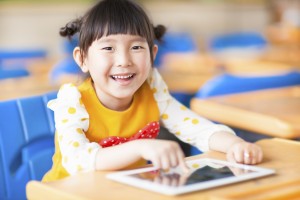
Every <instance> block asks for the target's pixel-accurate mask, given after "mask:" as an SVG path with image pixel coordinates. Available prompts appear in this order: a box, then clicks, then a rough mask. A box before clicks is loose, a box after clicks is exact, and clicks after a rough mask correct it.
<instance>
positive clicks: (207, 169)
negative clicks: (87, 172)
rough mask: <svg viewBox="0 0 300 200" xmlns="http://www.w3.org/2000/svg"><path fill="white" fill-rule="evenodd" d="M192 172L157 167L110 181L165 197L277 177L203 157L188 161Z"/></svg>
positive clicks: (113, 175) (119, 175) (125, 173)
mask: <svg viewBox="0 0 300 200" xmlns="http://www.w3.org/2000/svg"><path fill="white" fill-rule="evenodd" d="M186 163H187V165H188V167H189V168H190V172H189V173H188V174H185V173H182V172H181V170H180V169H179V168H174V169H170V170H168V171H163V170H158V169H157V168H155V167H146V168H142V169H135V170H126V171H120V172H114V173H110V174H107V178H109V179H112V180H114V181H118V182H121V183H125V184H128V185H131V186H135V187H139V188H142V189H146V190H150V191H153V192H158V193H161V194H165V195H179V194H183V193H187V192H193V191H198V190H204V189H208V188H212V187H218V186H222V185H227V184H231V183H236V182H241V181H245V180H250V179H255V178H258V177H263V176H267V175H271V174H274V173H275V171H274V170H272V169H266V168H261V167H256V166H249V165H242V164H236V163H230V162H227V161H221V160H215V159H208V158H202V159H197V160H190V161H186Z"/></svg>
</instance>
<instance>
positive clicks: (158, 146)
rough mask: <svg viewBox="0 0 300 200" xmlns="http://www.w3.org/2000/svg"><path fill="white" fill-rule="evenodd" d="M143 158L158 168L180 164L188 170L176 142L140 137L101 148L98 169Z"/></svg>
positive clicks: (131, 162)
mask: <svg viewBox="0 0 300 200" xmlns="http://www.w3.org/2000/svg"><path fill="white" fill-rule="evenodd" d="M141 158H144V159H145V160H150V161H151V162H152V164H153V165H154V166H155V167H158V168H162V169H168V168H171V167H176V166H178V165H179V166H180V167H181V168H182V170H183V171H188V168H187V166H186V164H185V162H184V154H183V152H182V150H181V148H180V147H179V145H178V144H177V143H176V142H171V141H163V140H153V139H138V140H134V141H130V142H127V143H124V144H121V145H117V146H112V147H107V148H103V149H101V150H99V151H98V154H97V157H96V169H97V170H118V169H122V168H124V167H126V166H128V165H130V164H133V163H134V162H136V161H138V160H139V159H141Z"/></svg>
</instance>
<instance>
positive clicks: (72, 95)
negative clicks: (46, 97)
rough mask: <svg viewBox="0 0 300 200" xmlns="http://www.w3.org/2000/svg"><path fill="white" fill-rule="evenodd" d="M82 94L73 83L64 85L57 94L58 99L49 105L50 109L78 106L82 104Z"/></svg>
mask: <svg viewBox="0 0 300 200" xmlns="http://www.w3.org/2000/svg"><path fill="white" fill-rule="evenodd" d="M80 99H81V94H80V92H79V90H78V88H77V86H75V85H74V84H73V83H66V84H63V85H62V86H61V87H60V89H59V90H58V93H57V98H56V99H53V100H50V101H49V102H48V104H47V106H48V108H50V109H52V110H54V109H55V108H56V107H60V106H61V105H65V104H69V105H72V104H77V103H78V102H80Z"/></svg>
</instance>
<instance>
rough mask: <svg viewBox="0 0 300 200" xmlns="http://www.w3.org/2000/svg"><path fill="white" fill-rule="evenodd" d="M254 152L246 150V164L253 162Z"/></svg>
mask: <svg viewBox="0 0 300 200" xmlns="http://www.w3.org/2000/svg"><path fill="white" fill-rule="evenodd" d="M252 154H253V153H252V152H249V151H247V150H245V151H244V164H247V165H249V164H251V162H252V159H253V155H252Z"/></svg>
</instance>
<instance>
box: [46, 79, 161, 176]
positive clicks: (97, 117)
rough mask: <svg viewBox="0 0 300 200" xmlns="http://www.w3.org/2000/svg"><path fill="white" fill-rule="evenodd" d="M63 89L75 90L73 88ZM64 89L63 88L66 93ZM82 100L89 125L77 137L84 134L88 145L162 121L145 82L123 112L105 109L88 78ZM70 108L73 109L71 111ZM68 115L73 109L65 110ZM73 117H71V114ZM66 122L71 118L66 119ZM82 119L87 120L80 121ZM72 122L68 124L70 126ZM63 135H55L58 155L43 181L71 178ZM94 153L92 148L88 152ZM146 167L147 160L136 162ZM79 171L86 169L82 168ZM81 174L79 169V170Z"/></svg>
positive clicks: (130, 133)
mask: <svg viewBox="0 0 300 200" xmlns="http://www.w3.org/2000/svg"><path fill="white" fill-rule="evenodd" d="M64 87H74V86H72V85H69V86H64ZM63 89H64V88H62V90H63ZM78 90H79V91H80V94H81V98H80V99H78V102H79V103H80V104H82V105H84V107H85V109H86V110H87V113H88V116H89V126H88V129H87V130H86V131H84V130H82V129H81V127H80V125H79V126H78V127H77V128H76V127H75V128H76V129H77V132H78V134H85V136H86V138H87V139H88V140H89V142H94V143H98V142H99V141H100V140H101V139H103V138H107V137H109V136H120V137H130V136H132V135H134V134H135V133H137V132H138V130H140V129H141V128H143V127H144V126H145V125H146V124H148V123H149V122H152V121H158V120H159V110H158V107H157V104H156V101H155V99H154V97H153V92H152V90H151V89H150V87H149V84H148V83H147V82H145V83H144V84H143V85H142V87H141V88H139V90H138V91H137V92H136V93H135V95H134V98H133V102H132V104H131V106H130V107H129V108H128V109H127V110H125V111H122V112H119V111H114V110H110V109H107V108H106V107H104V106H103V105H102V104H101V102H100V101H99V100H98V98H97V96H96V93H95V90H94V88H93V86H92V82H91V79H87V80H86V81H85V82H84V83H83V84H82V85H80V86H79V87H78ZM70 108H71V109H70ZM73 108H74V107H73ZM65 109H68V110H69V111H68V112H69V113H70V112H71V113H72V112H75V111H74V110H73V111H72V107H69V108H68V107H65ZM70 115H72V114H70ZM64 120H65V121H67V120H68V119H67V118H66V119H64ZM80 120H83V121H85V120H88V119H87V118H81V119H80ZM68 122H69V120H68V121H67V122H66V123H68ZM62 135H63V134H58V133H56V134H55V154H54V156H53V166H52V168H51V170H50V171H49V172H48V173H47V174H46V175H45V176H44V178H43V181H53V180H57V179H61V178H63V177H66V176H69V173H68V172H67V170H66V169H65V168H64V166H63V160H65V159H67V158H63V157H62V154H61V150H60V148H59V144H58V139H59V138H58V137H63V136H62ZM78 145H79V146H80V145H81V144H80V142H79V141H73V148H74V149H76V148H77V147H76V146H78ZM87 151H92V147H90V149H87ZM143 164H145V161H144V160H141V161H139V162H138V163H135V164H134V166H139V165H143ZM77 167H78V168H83V167H81V166H80V165H78V166H77ZM79 171H80V170H79Z"/></svg>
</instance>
